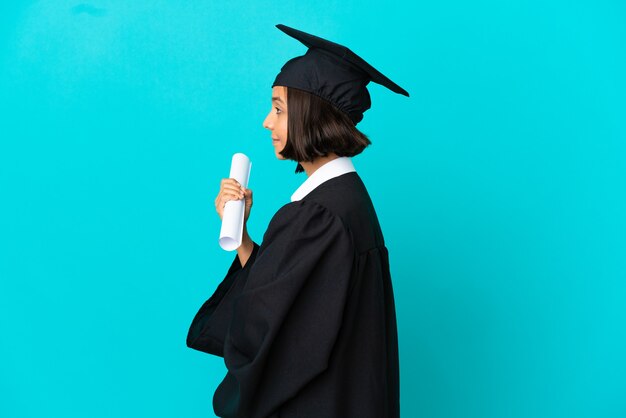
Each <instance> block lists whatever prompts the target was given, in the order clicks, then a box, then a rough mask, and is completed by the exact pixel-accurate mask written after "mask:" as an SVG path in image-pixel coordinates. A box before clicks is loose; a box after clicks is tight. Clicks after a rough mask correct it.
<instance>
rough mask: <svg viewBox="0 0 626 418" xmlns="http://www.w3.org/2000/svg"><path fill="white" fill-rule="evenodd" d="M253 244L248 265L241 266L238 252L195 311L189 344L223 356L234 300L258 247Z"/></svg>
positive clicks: (241, 287) (190, 328)
mask: <svg viewBox="0 0 626 418" xmlns="http://www.w3.org/2000/svg"><path fill="white" fill-rule="evenodd" d="M253 244H254V248H253V249H252V253H251V254H250V257H249V258H248V261H246V264H245V266H243V267H242V266H241V262H240V261H239V256H238V255H235V259H234V260H233V262H232V264H231V266H230V268H229V269H228V272H227V273H226V277H224V279H223V280H222V282H221V283H220V284H219V285H218V286H217V288H216V289H215V292H214V293H213V295H212V296H211V297H210V298H209V299H208V300H207V301H206V302H204V303H203V304H202V306H201V307H200V310H199V311H198V312H197V313H196V315H195V317H194V318H193V321H192V322H191V326H190V327H189V332H188V333H187V347H190V348H193V349H195V350H198V351H203V352H205V353H209V354H214V355H216V356H220V357H223V356H224V339H225V337H226V331H227V329H228V324H229V323H230V320H231V316H232V309H231V308H232V301H233V298H234V297H235V296H237V295H238V294H239V293H241V290H242V289H243V286H244V285H245V282H246V279H247V275H248V272H249V270H250V267H251V266H252V265H253V264H254V261H255V258H256V255H257V252H258V250H259V245H258V244H257V243H254V242H253Z"/></svg>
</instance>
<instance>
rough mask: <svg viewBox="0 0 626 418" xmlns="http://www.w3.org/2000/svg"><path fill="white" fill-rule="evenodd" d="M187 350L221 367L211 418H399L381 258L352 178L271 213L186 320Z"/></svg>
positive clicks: (363, 193) (393, 336)
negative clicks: (259, 235)
mask: <svg viewBox="0 0 626 418" xmlns="http://www.w3.org/2000/svg"><path fill="white" fill-rule="evenodd" d="M187 345H188V346H189V347H191V348H193V349H196V350H200V351H204V352H206V353H210V354H214V355H217V356H222V357H224V362H225V364H226V367H227V369H228V371H227V373H226V376H225V378H224V380H223V381H222V382H221V383H220V385H219V386H218V388H217V390H216V391H215V394H214V395H213V408H214V411H215V413H216V415H218V416H220V417H246V418H267V417H276V418H278V417H282V418H285V417H299V418H309V417H311V418H313V417H315V418H322V417H324V418H335V417H337V418H339V417H341V418H349V417H355V418H356V417H358V418H397V417H399V415H400V412H399V398H400V390H399V364H398V338H397V327H396V315H395V305H394V296H393V290H392V284H391V277H390V273H389V255H388V252H387V248H386V247H385V243H384V240H383V235H382V232H381V229H380V226H379V223H378V218H377V216H376V212H375V211H374V207H373V205H372V202H371V200H370V197H369V194H368V193H367V190H366V188H365V185H364V184H363V182H362V181H361V178H360V177H359V176H358V174H357V173H356V172H350V173H346V174H343V175H340V176H337V177H334V178H332V179H330V180H327V181H325V182H324V183H322V184H321V185H319V186H317V187H316V188H315V189H314V190H313V191H311V192H310V193H309V194H308V195H306V196H305V197H304V198H303V199H302V200H300V201H295V202H291V203H288V204H286V205H284V206H283V207H281V208H280V209H279V210H278V212H276V214H275V215H274V217H273V218H272V220H271V221H270V224H269V226H268V228H267V231H266V232H265V234H264V236H263V241H262V244H261V245H260V246H259V245H257V244H256V243H255V244H254V250H253V252H252V255H251V256H250V259H249V260H248V261H247V262H246V265H245V266H244V267H243V268H242V267H241V264H240V262H239V259H238V257H237V256H235V260H234V261H233V263H232V265H231V267H230V269H229V270H228V273H227V274H226V277H225V278H224V279H223V281H222V282H221V283H220V284H219V285H218V287H217V289H216V290H215V292H214V294H213V295H212V296H211V297H210V298H209V299H208V300H207V301H206V302H205V303H204V304H203V305H202V307H201V308H200V310H199V311H198V313H197V314H196V315H195V317H194V319H193V321H192V323H191V327H190V328H189V333H188V336H187Z"/></svg>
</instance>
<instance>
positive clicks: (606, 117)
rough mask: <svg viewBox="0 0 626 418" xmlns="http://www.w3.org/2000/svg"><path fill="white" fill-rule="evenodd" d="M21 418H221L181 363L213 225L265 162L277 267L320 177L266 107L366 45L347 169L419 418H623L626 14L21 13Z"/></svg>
mask: <svg viewBox="0 0 626 418" xmlns="http://www.w3.org/2000/svg"><path fill="white" fill-rule="evenodd" d="M0 12H1V13H0V141H1V142H0V144H1V148H0V199H1V200H0V202H1V204H0V416H1V417H3V418H4V417H7V418H26V417H65V418H70V417H94V418H97V417H134V416H139V417H148V416H150V417H183V416H184V417H189V418H191V417H208V416H213V412H212V407H211V399H212V395H213V392H214V390H215V388H216V386H217V385H218V383H219V382H220V381H221V379H222V377H223V375H224V373H225V367H224V364H223V360H222V359H221V358H218V357H213V356H209V355H206V354H203V353H200V352H197V351H194V350H191V349H189V348H187V347H186V345H185V337H186V333H187V329H188V326H189V323H190V322H191V319H192V317H193V315H194V314H195V312H196V311H197V309H198V308H199V307H200V305H201V304H202V302H204V300H205V299H206V298H208V297H209V296H210V294H211V293H212V292H213V290H214V288H215V286H216V285H217V283H219V281H221V279H222V278H223V276H224V274H225V272H226V270H227V268H228V266H229V265H230V262H231V261H232V259H233V256H234V253H227V252H224V251H222V250H221V249H220V248H219V246H218V244H217V238H218V233H219V225H220V223H219V217H218V216H217V214H216V213H215V209H214V203H213V200H214V199H215V196H216V195H217V192H218V190H219V181H220V179H221V178H222V177H226V176H227V175H228V169H229V166H230V157H231V155H232V153H234V152H239V151H241V152H245V153H246V154H248V155H249V156H250V157H251V159H252V161H253V167H252V173H251V182H250V188H251V189H253V190H254V197H255V206H254V209H253V212H252V216H251V218H250V221H249V229H250V231H251V235H252V237H253V238H254V239H255V240H257V241H260V240H261V238H262V235H263V232H264V231H265V228H266V227H267V224H268V222H269V220H270V218H271V216H272V215H273V214H274V213H275V211H276V210H277V209H278V208H279V207H281V206H282V205H284V204H285V203H287V202H288V201H289V197H290V195H291V193H292V192H293V191H294V190H295V189H296V188H297V187H298V185H299V184H300V183H301V182H302V181H304V179H305V175H304V174H301V175H295V174H294V173H293V170H294V163H292V162H283V161H278V160H276V159H275V157H274V153H273V147H272V145H271V140H270V135H269V132H268V131H266V130H265V129H263V128H262V122H263V119H264V118H265V116H266V114H267V113H268V112H269V111H270V108H271V103H270V93H271V87H270V86H271V83H272V81H273V79H274V77H275V76H276V74H277V73H278V71H279V69H280V67H281V66H282V64H284V62H286V61H287V60H288V59H290V58H292V57H294V56H297V55H302V54H303V53H304V52H305V50H306V49H305V47H304V46H302V45H301V44H300V43H299V42H297V41H295V40H293V39H292V38H289V37H288V36H286V35H284V34H283V33H282V32H280V31H279V30H278V29H276V28H275V27H274V25H275V24H277V23H284V24H286V25H289V26H293V27H296V28H298V29H301V30H304V31H307V32H311V33H314V34H317V35H319V36H322V37H325V38H327V39H330V40H333V41H336V42H339V43H342V44H345V45H347V46H349V47H350V48H351V49H352V50H353V51H355V52H356V53H357V54H359V55H361V56H362V57H364V58H365V59H366V60H368V61H369V62H371V63H372V64H373V65H374V66H375V67H377V68H378V69H379V70H381V71H382V72H383V73H385V74H386V75H388V76H389V77H390V78H391V79H392V80H394V81H395V82H397V83H398V84H399V85H401V86H402V87H404V88H405V89H407V90H408V91H409V92H410V93H411V97H410V98H406V97H404V96H400V95H396V94H393V93H392V92H390V91H389V90H387V89H385V88H383V87H382V86H379V85H376V84H370V86H369V87H370V92H371V95H372V102H373V105H372V108H371V109H370V110H369V111H368V112H366V113H365V119H364V120H363V122H362V123H360V124H359V128H360V129H361V130H362V131H363V132H364V133H366V134H367V135H369V137H370V138H371V140H372V142H373V145H372V146H371V147H370V148H368V149H366V150H365V152H364V153H363V154H362V155H359V156H357V157H355V158H354V164H355V166H356V168H357V170H358V172H359V173H360V174H361V176H362V178H363V179H364V181H365V183H366V185H367V186H368V189H369V191H370V194H371V196H372V199H373V201H374V204H375V207H376V209H377V211H378V215H379V217H380V221H381V225H382V227H383V231H384V233H385V238H386V242H387V245H388V248H389V250H390V257H391V269H392V277H393V283H394V288H395V293H396V303H397V314H398V324H399V342H400V359H401V372H400V378H401V386H402V390H401V408H402V416H403V417H433V418H444V417H445V418H448V417H464V418H466V417H481V418H484V417H494V418H496V417H497V418H500V417H533V418H535V417H594V418H596V417H624V416H626V355H625V354H626V282H625V280H626V219H625V214H626V172H625V167H626V166H625V163H626V145H625V140H626V103H625V100H626V99H625V97H626V77H624V74H626V47H625V45H626V24H625V23H624V22H626V3H624V2H622V1H593V2H592V1H588V2H583V1H543V0H533V1H506V2H503V1H496V0H494V1H485V0H479V1H471V2H469V1H452V0H449V1H439V2H410V1H404V2H385V3H383V2H371V1H363V0H360V1H356V0H342V1H335V2H329V1H326V0H316V1H314V2H301V1H299V2H290V1H282V2H265V1H264V2H253V1H230V2H208V1H186V2H174V1H169V2H168V1H162V0H150V1H146V0H141V1H139V0H138V1H126V2H123V1H105V0H97V1H90V2H86V3H80V1H62V0H58V1H45V2H44V1H42V2H3V4H2V6H0Z"/></svg>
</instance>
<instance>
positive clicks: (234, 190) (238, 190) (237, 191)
mask: <svg viewBox="0 0 626 418" xmlns="http://www.w3.org/2000/svg"><path fill="white" fill-rule="evenodd" d="M223 190H225V191H226V190H227V191H230V192H231V193H235V194H239V195H242V196H243V193H244V192H243V190H241V188H239V187H236V186H232V185H225V186H224V189H223Z"/></svg>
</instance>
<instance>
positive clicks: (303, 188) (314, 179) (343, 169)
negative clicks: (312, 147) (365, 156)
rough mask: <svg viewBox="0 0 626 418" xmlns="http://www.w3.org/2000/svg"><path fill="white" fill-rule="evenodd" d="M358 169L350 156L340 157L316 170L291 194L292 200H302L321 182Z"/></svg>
mask: <svg viewBox="0 0 626 418" xmlns="http://www.w3.org/2000/svg"><path fill="white" fill-rule="evenodd" d="M353 171H356V170H355V169H354V165H352V161H351V160H350V158H348V157H338V158H335V159H334V160H331V161H329V162H327V163H326V164H324V165H323V166H321V167H320V168H318V169H317V170H315V171H314V172H313V174H311V175H310V176H309V177H308V178H307V179H306V180H305V181H304V183H302V184H301V185H300V187H298V189H297V190H296V191H295V192H294V193H293V194H292V195H291V201H292V202H294V201H296V200H301V199H302V198H303V197H304V196H306V195H307V194H309V193H310V192H311V191H312V190H313V189H315V188H316V187H317V186H319V185H320V184H322V183H324V182H325V181H328V180H330V179H332V178H335V177H338V176H341V175H342V174H346V173H350V172H353Z"/></svg>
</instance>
